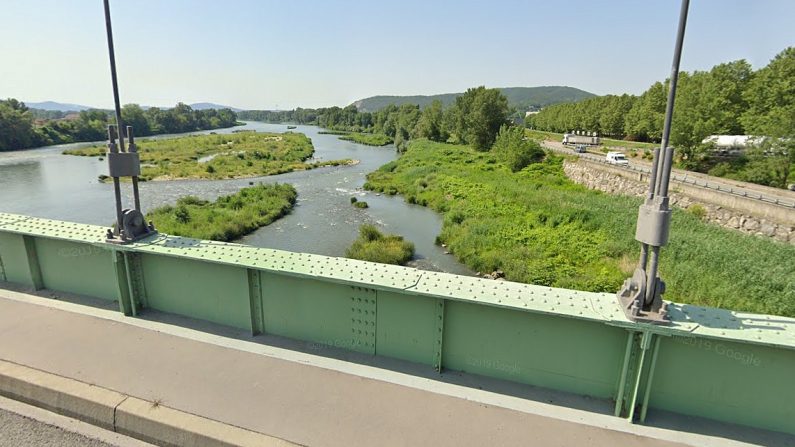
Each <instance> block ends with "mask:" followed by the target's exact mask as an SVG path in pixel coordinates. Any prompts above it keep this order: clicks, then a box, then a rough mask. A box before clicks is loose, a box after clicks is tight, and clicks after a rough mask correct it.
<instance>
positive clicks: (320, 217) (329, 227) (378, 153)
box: [0, 122, 472, 275]
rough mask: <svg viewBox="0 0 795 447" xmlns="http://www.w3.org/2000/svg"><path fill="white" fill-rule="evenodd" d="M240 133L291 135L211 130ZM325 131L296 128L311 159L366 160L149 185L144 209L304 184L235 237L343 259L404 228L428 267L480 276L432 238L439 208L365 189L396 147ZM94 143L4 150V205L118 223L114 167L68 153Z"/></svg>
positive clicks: (0, 171)
mask: <svg viewBox="0 0 795 447" xmlns="http://www.w3.org/2000/svg"><path fill="white" fill-rule="evenodd" d="M234 130H255V131H259V132H284V131H286V130H287V126H286V125H278V124H266V123H258V122H246V125H245V126H238V127H234V128H229V129H217V130H214V131H213V132H217V133H230V132H232V131H234ZM321 130H322V129H320V128H318V127H315V126H298V127H297V128H296V129H293V130H292V131H294V132H301V133H304V134H306V135H307V136H308V137H310V138H311V139H312V142H313V144H314V146H315V154H314V157H315V158H314V160H312V161H315V160H334V159H343V158H351V159H356V160H359V161H360V163H359V164H357V165H354V166H337V167H326V168H319V169H314V170H310V171H300V172H291V173H287V174H281V175H275V176H268V177H258V178H251V179H237V180H215V181H208V180H177V181H169V182H142V183H141V184H140V185H141V206H142V207H143V208H144V211H146V210H147V209H151V208H152V207H156V206H161V205H165V204H173V203H174V202H175V201H176V200H177V198H179V197H181V196H184V195H188V194H190V195H195V196H198V197H201V198H203V199H209V200H214V199H215V198H216V197H218V196H219V195H226V194H231V193H234V192H236V191H237V190H239V189H240V188H243V187H245V186H248V185H249V182H266V183H273V182H280V183H290V184H292V185H293V186H294V187H295V188H296V190H297V191H298V202H297V204H296V206H295V208H294V209H293V211H292V213H290V214H289V215H287V216H285V217H283V218H282V219H279V220H277V221H276V222H274V223H272V224H271V225H268V226H266V227H262V228H260V229H259V230H257V231H255V232H253V233H251V234H249V235H247V236H245V237H243V238H242V239H240V240H239V241H237V242H239V243H242V244H248V245H253V246H257V247H268V248H276V249H280V250H288V251H294V252H307V253H316V254H322V255H327V256H344V254H345V249H346V248H347V247H348V246H350V244H351V243H352V242H353V240H354V239H355V238H356V236H357V233H358V228H359V225H361V224H363V223H372V224H375V225H376V226H378V227H379V228H381V229H382V230H383V231H386V232H389V233H397V234H400V235H402V236H403V237H405V238H406V239H408V240H410V241H412V242H414V244H415V247H416V260H415V261H413V262H412V265H414V266H416V267H418V268H421V269H429V270H438V271H444V272H450V273H457V274H464V275H466V274H472V271H471V270H469V269H468V268H467V267H466V266H464V265H463V264H461V263H459V262H458V261H456V260H455V258H454V257H453V256H452V255H449V254H445V250H444V249H443V248H441V247H438V246H436V245H435V244H434V240H435V238H436V235H437V234H439V231H440V229H441V225H442V218H441V216H440V215H438V214H437V213H435V212H434V211H432V210H430V209H428V208H425V207H422V206H419V205H412V204H409V203H406V202H405V201H404V200H403V198H401V197H397V196H395V197H391V196H385V195H378V194H375V193H372V192H368V191H364V190H362V189H361V187H362V185H363V184H364V181H365V176H366V175H367V173H368V172H371V171H374V170H375V169H377V168H378V167H379V166H381V165H383V164H384V163H387V162H389V161H391V160H394V159H395V158H396V156H397V155H396V153H395V148H394V146H391V145H390V146H385V147H372V146H365V145H361V144H357V143H353V142H350V141H342V140H340V139H338V138H337V136H336V135H324V134H320V133H318V132H319V131H321ZM209 132H210V131H202V132H194V133H195V134H203V133H209ZM183 135H184V134H183ZM174 136H175V135H160V136H157V137H149V138H173V137H174ZM178 136H181V135H178ZM92 144H94V143H74V144H66V145H57V146H47V147H43V148H39V149H29V150H24V151H14V152H0V212H9V213H18V214H26V215H30V216H36V217H44V218H49V219H58V220H66V221H73V222H82V223H88V224H96V225H108V224H110V223H112V222H113V220H114V219H115V217H114V213H115V208H114V203H113V186H112V184H105V183H100V182H99V181H98V180H97V177H98V176H99V175H100V174H107V171H108V168H107V161H99V160H98V159H97V158H96V157H75V156H68V155H62V154H61V152H62V151H63V150H64V149H69V148H76V147H84V146H90V145H92ZM130 190H131V186H130V185H129V184H122V191H123V193H124V197H125V203H126V204H128V206H129V204H130V203H131V200H130V199H129V195H130ZM353 196H355V197H356V198H357V199H359V200H364V201H366V202H367V203H368V204H369V205H370V207H369V208H367V209H360V208H355V207H353V206H352V205H351V203H350V198H351V197H353Z"/></svg>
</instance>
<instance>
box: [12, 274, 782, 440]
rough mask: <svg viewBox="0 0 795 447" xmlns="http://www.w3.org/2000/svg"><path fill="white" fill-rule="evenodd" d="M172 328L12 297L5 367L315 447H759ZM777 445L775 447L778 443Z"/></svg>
mask: <svg viewBox="0 0 795 447" xmlns="http://www.w3.org/2000/svg"><path fill="white" fill-rule="evenodd" d="M144 318H147V317H146V316H144ZM171 318H174V317H170V316H167V315H150V316H149V319H142V318H127V317H124V316H122V315H121V314H119V313H118V312H117V311H114V310H103V309H98V308H95V307H87V306H84V305H79V304H74V303H69V302H64V301H60V300H54V299H48V298H43V297H39V296H33V295H28V294H22V293H18V292H12V291H7V290H4V289H0V360H4V361H6V362H12V363H14V364H17V365H24V366H26V367H30V368H35V369H37V370H40V371H45V372H48V373H51V374H55V375H58V376H62V377H63V378H67V379H74V380H76V381H79V382H83V383H85V384H91V385H96V386H98V387H102V388H106V389H108V390H113V391H115V392H118V393H121V394H124V395H126V396H133V397H135V398H138V399H142V400H145V401H149V402H157V404H162V405H164V406H167V407H170V408H173V409H177V410H180V411H183V412H187V413H191V414H194V415H199V416H202V417H205V418H209V419H212V420H215V421H220V422H222V423H224V424H229V425H232V426H236V427H241V428H244V429H247V430H251V431H254V432H258V433H263V434H267V435H269V436H273V437H276V438H280V439H283V440H287V441H290V442H294V443H298V444H303V445H312V446H315V445H317V446H338V445H339V446H341V445H345V446H348V445H430V444H433V445H438V446H444V445H455V446H469V445H471V446H480V445H530V444H532V445H540V446H541V445H543V446H575V445H589V446H611V447H612V446H616V445H621V446H623V445H640V446H650V447H651V446H676V445H699V446H710V445H748V444H745V443H742V442H739V441H736V440H728V439H726V438H724V437H723V436H722V435H721V436H714V435H703V434H696V433H688V432H681V431H677V430H672V429H663V428H658V427H648V426H641V425H633V424H629V423H628V422H626V421H624V420H621V419H618V418H614V417H613V416H610V415H607V414H600V413H598V412H594V411H586V410H578V409H572V408H565V407H560V406H556V405H550V404H548V403H545V402H538V401H533V400H528V399H521V398H517V397H513V396H511V395H506V394H504V393H495V392H491V391H484V390H478V389H476V388H473V387H466V386H461V385H456V384H454V383H450V381H445V380H443V378H442V379H434V378H433V377H432V376H426V377H423V376H421V375H415V374H406V373H404V372H397V371H396V369H398V370H399V369H401V368H403V369H404V371H409V370H411V368H412V366H411V365H398V364H396V365H395V366H396V367H395V368H390V369H385V368H383V367H377V366H368V365H363V364H361V363H352V362H349V361H346V360H341V359H338V358H331V357H328V356H326V355H325V354H326V353H325V352H324V351H323V350H322V349H321V348H317V349H318V353H320V354H324V355H323V356H321V355H315V354H313V353H311V352H309V353H307V352H300V351H296V350H288V349H284V348H282V347H278V346H274V343H268V340H269V339H268V338H267V337H250V336H248V337H246V336H245V335H243V334H239V333H233V332H232V331H230V333H229V334H224V335H226V336H224V335H216V334H212V333H207V332H204V331H197V330H194V329H189V328H185V327H178V326H175V325H173V324H167V323H164V322H162V321H169V319H171ZM152 319H157V320H161V321H152ZM174 322H178V323H181V324H183V323H186V322H185V321H174V320H170V321H169V323H174ZM208 329H217V331H216V332H218V331H220V332H223V329H219V328H208ZM246 338H247V339H246ZM310 349H312V348H311V346H310ZM437 377H438V375H437ZM467 380H470V379H467ZM563 399H565V397H564V398H563ZM549 400H553V399H549ZM584 405H588V404H587V403H586V404H582V405H580V406H581V407H582V406H584ZM593 405H594V407H595V408H596V407H598V406H599V405H601V404H599V403H594V404H593ZM739 430H740V434H739V435H738V436H733V437H734V439H738V438H743V437H744V435H743V434H742V433H741V432H742V430H743V429H739ZM730 434H731V433H730ZM734 434H735V435H736V434H737V433H734ZM771 436H772V437H769V438H765V440H764V444H766V445H775V444H778V438H776V435H771Z"/></svg>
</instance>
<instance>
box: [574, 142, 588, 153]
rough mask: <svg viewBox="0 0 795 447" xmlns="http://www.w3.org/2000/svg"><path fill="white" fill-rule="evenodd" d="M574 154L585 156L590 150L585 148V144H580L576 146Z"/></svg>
mask: <svg viewBox="0 0 795 447" xmlns="http://www.w3.org/2000/svg"><path fill="white" fill-rule="evenodd" d="M574 152H577V153H578V154H584V153H586V152H588V150H587V149H586V148H585V145H584V144H578V145H576V146H574Z"/></svg>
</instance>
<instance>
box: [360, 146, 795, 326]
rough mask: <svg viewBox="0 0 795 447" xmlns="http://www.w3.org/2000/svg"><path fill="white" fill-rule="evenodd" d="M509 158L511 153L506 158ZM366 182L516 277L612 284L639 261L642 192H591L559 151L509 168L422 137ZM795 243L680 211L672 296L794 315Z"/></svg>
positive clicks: (673, 243) (481, 260)
mask: <svg viewBox="0 0 795 447" xmlns="http://www.w3.org/2000/svg"><path fill="white" fill-rule="evenodd" d="M506 161H510V160H509V159H506ZM365 188H366V189H369V190H374V191H380V192H386V193H388V194H396V193H400V194H402V195H404V196H405V198H406V200H407V201H409V202H412V203H419V204H421V205H427V206H429V207H431V208H433V209H434V210H436V211H438V212H441V213H443V214H444V223H443V226H442V231H441V234H440V235H439V236H438V242H439V243H440V244H441V243H444V244H446V245H447V249H448V250H449V251H451V252H452V253H453V254H454V255H455V256H456V258H457V259H459V260H460V261H462V262H463V263H465V264H466V265H467V266H469V267H470V268H472V269H473V270H476V271H482V272H491V271H495V270H498V269H499V270H502V271H504V273H505V277H506V279H508V280H511V281H518V282H525V283H533V284H540V285H546V286H554V287H563V288H570V289H579V290H588V291H596V292H615V291H617V290H618V289H619V287H620V286H621V284H622V282H623V281H624V279H625V278H627V277H629V276H630V274H631V273H632V271H633V270H634V269H635V267H636V263H637V257H638V252H639V244H638V242H637V241H635V239H634V237H633V236H634V227H635V223H636V219H637V213H638V211H637V210H638V205H640V201H641V199H639V198H635V197H624V196H612V195H609V194H604V193H601V192H598V191H593V190H588V189H586V188H585V187H583V186H580V185H577V184H575V183H574V182H572V181H571V180H569V179H568V178H567V177H566V175H565V173H564V172H563V167H562V158H560V157H556V156H554V155H552V154H547V155H546V158H545V160H544V161H541V162H538V163H531V164H530V165H528V166H526V167H524V168H523V169H521V170H518V171H517V172H512V169H510V168H509V167H508V163H505V162H503V161H502V160H501V159H500V158H499V157H498V156H497V154H495V153H493V152H478V151H476V150H474V149H472V148H471V147H470V146H464V145H453V144H445V143H436V142H431V141H428V140H413V141H412V142H410V144H409V145H408V147H407V151H406V152H405V153H404V154H403V155H402V156H401V157H400V158H398V159H397V160H396V161H393V162H390V163H387V164H386V165H384V166H382V167H381V168H380V169H379V170H377V171H375V172H372V173H370V174H369V175H368V177H367V183H366V184H365ZM792 259H795V247H793V246H791V245H787V244H783V243H778V242H775V241H770V240H767V239H763V238H758V237H754V236H749V235H744V234H741V233H737V232H734V231H730V230H728V229H724V228H722V227H719V226H717V225H712V224H708V223H705V222H703V221H701V220H700V219H699V217H698V216H697V215H695V213H690V212H687V211H683V210H679V209H675V210H674V211H673V219H672V223H671V238H670V242H669V244H668V245H667V246H666V247H665V249H663V250H662V255H661V261H660V262H661V265H660V276H661V277H662V278H663V279H664V280H665V281H666V283H667V285H668V287H667V290H668V292H667V293H666V295H665V298H666V299H668V300H673V301H677V302H682V303H689V304H695V305H699V306H713V307H721V308H727V309H734V310H740V311H748V312H755V313H765V314H777V315H785V316H789V317H795V265H794V264H793V263H792V262H791V260H792Z"/></svg>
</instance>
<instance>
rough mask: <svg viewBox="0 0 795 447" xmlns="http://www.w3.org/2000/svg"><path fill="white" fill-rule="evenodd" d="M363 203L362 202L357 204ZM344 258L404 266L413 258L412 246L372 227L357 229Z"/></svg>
mask: <svg viewBox="0 0 795 447" xmlns="http://www.w3.org/2000/svg"><path fill="white" fill-rule="evenodd" d="M357 203H364V202H357ZM345 256H346V257H348V258H352V259H361V260H362V261H371V262H380V263H382V264H395V265H405V264H406V263H407V262H409V261H410V260H411V258H413V257H414V244H413V243H411V242H409V241H405V240H403V237H402V236H398V235H395V234H387V235H384V234H382V233H381V232H380V231H378V229H377V228H376V227H375V226H374V225H370V224H364V225H362V226H361V227H359V237H358V238H357V239H356V240H355V241H353V244H352V245H351V246H350V247H349V248H348V250H347V251H346V252H345Z"/></svg>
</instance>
